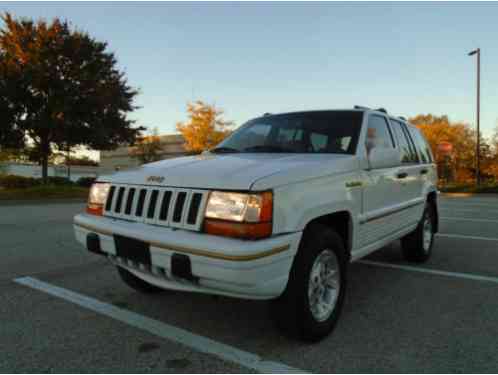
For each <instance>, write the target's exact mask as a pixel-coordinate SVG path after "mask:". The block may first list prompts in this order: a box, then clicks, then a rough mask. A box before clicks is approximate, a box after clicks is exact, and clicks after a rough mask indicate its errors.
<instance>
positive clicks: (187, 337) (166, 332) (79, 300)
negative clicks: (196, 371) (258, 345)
mask: <svg viewBox="0 0 498 375" xmlns="http://www.w3.org/2000/svg"><path fill="white" fill-rule="evenodd" d="M14 282H16V283H18V284H21V285H24V286H27V287H30V288H33V289H36V290H38V291H41V292H45V293H47V294H50V295H52V296H54V297H58V298H61V299H64V300H66V301H69V302H72V303H74V304H76V305H78V306H81V307H84V308H86V309H89V310H92V311H94V312H96V313H99V314H102V315H105V316H108V317H110V318H112V319H115V320H118V321H120V322H123V323H126V324H128V325H130V326H132V327H135V328H138V329H141V330H143V331H147V332H149V333H152V334H153V335H156V336H159V337H162V338H165V339H168V340H171V341H174V342H176V343H179V344H182V345H185V346H187V347H189V348H192V349H194V350H197V351H199V352H202V353H207V354H211V355H214V356H216V357H219V358H221V359H223V360H226V361H230V362H233V363H236V364H238V365H241V366H244V367H246V368H249V369H253V370H255V371H257V372H261V373H304V371H302V370H300V369H297V368H293V367H289V366H287V365H285V364H283V363H278V362H272V361H266V360H264V359H263V358H261V357H260V356H258V355H256V354H252V353H249V352H246V351H243V350H240V349H237V348H234V347H232V346H230V345H226V344H223V343H219V342H217V341H214V340H212V339H210V338H207V337H204V336H200V335H196V334H194V333H191V332H189V331H186V330H184V329H181V328H177V327H175V326H172V325H169V324H166V323H163V322H160V321H158V320H154V319H151V318H147V317H145V316H143V315H140V314H137V313H134V312H131V311H128V310H125V309H122V308H118V307H116V306H113V305H111V304H108V303H104V302H101V301H98V300H96V299H94V298H91V297H87V296H85V295H83V294H80V293H76V292H73V291H71V290H68V289H64V288H61V287H58V286H55V285H52V284H49V283H46V282H43V281H41V280H38V279H35V278H32V277H21V278H17V279H14Z"/></svg>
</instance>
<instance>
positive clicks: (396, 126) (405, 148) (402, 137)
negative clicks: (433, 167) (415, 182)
mask: <svg viewBox="0 0 498 375" xmlns="http://www.w3.org/2000/svg"><path fill="white" fill-rule="evenodd" d="M391 124H392V126H393V131H394V134H395V135H396V138H397V140H398V145H399V149H400V151H401V162H403V163H417V162H418V157H417V153H416V152H415V150H414V149H413V146H412V145H411V143H410V139H409V138H408V134H406V133H405V131H404V130H403V127H404V125H403V124H402V123H401V122H399V121H396V120H391Z"/></svg>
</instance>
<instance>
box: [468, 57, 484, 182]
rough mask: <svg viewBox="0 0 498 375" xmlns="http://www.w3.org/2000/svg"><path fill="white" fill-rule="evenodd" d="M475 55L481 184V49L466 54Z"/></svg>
mask: <svg viewBox="0 0 498 375" xmlns="http://www.w3.org/2000/svg"><path fill="white" fill-rule="evenodd" d="M468 55H469V56H473V55H477V145H476V184H477V186H479V185H480V184H481V168H480V164H481V132H480V127H479V120H480V112H481V49H480V48H478V49H475V50H473V51H471V52H469V54H468Z"/></svg>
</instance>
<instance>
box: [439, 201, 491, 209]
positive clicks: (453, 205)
mask: <svg viewBox="0 0 498 375" xmlns="http://www.w3.org/2000/svg"><path fill="white" fill-rule="evenodd" d="M439 206H440V207H441V208H458V207H461V208H471V207H479V208H483V207H484V208H491V209H496V207H498V199H497V200H496V201H494V202H489V203H487V204H485V203H483V204H480V203H448V202H443V203H441V204H440V205H439Z"/></svg>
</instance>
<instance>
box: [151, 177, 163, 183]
mask: <svg viewBox="0 0 498 375" xmlns="http://www.w3.org/2000/svg"><path fill="white" fill-rule="evenodd" d="M163 181H164V177H161V176H149V177H147V182H157V183H161V182H163Z"/></svg>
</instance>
